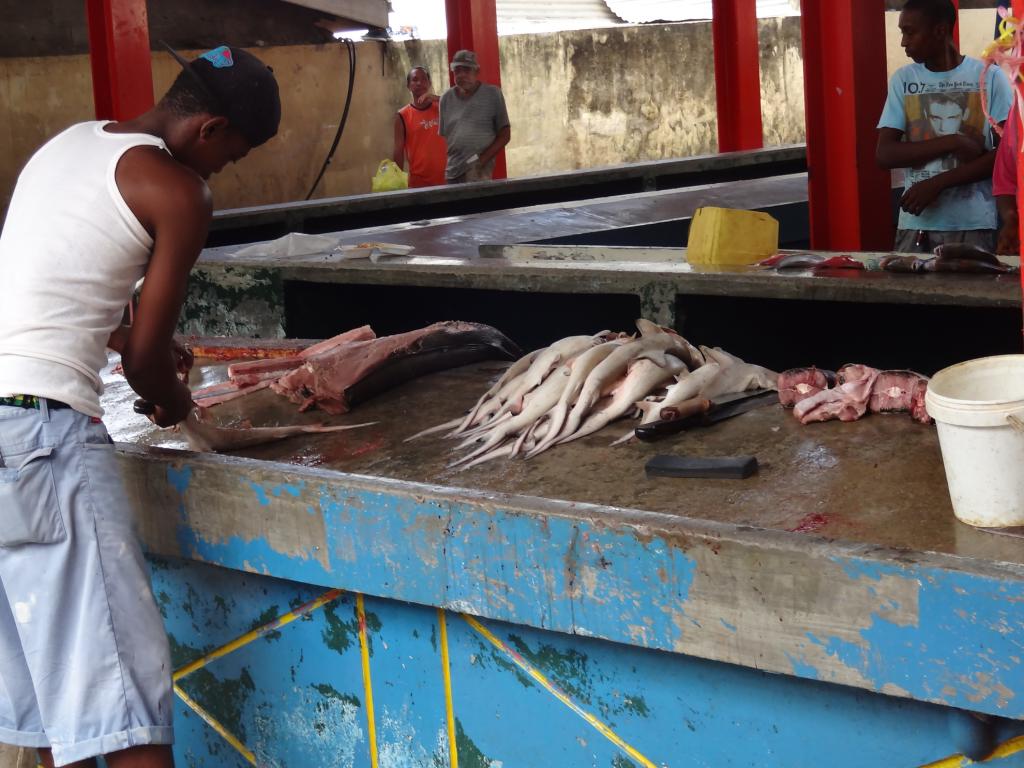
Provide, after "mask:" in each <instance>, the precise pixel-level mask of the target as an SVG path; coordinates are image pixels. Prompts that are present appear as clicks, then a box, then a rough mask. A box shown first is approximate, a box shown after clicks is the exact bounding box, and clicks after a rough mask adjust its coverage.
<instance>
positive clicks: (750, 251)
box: [686, 207, 779, 266]
mask: <svg viewBox="0 0 1024 768" xmlns="http://www.w3.org/2000/svg"><path fill="white" fill-rule="evenodd" d="M778 250H779V222H778V221H776V220H775V219H774V218H773V217H771V216H769V215H768V214H767V213H760V212H758V211H741V210H736V209H734V208H710V207H709V208H698V209H697V212H696V213H695V214H694V215H693V221H692V222H691V224H690V239H689V242H688V243H687V248H686V260H687V261H689V262H690V263H691V264H713V265H720V264H728V265H737V266H738V265H743V264H754V263H756V262H758V261H761V259H767V258H768V257H769V256H771V255H773V254H775V253H776V252H777V251H778Z"/></svg>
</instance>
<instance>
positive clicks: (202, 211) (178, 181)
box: [116, 146, 213, 234]
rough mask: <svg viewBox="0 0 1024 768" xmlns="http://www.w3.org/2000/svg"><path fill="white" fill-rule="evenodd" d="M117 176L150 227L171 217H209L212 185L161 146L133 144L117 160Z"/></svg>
mask: <svg viewBox="0 0 1024 768" xmlns="http://www.w3.org/2000/svg"><path fill="white" fill-rule="evenodd" d="M116 180H117V186H118V189H119V190H120V192H121V196H122V197H123V198H124V200H125V202H126V203H127V204H128V206H129V207H130V208H131V209H132V211H133V212H134V213H135V215H136V216H137V217H138V218H139V221H140V222H142V224H143V226H145V227H146V228H147V229H149V230H150V234H153V231H152V230H153V229H154V228H155V227H156V226H157V225H158V224H159V222H161V221H165V220H167V219H168V218H170V219H174V218H184V219H185V220H186V221H190V220H191V221H194V220H196V219H203V218H209V216H210V214H211V213H212V210H213V200H212V197H211V195H210V189H209V187H208V186H207V185H206V182H205V181H204V180H203V178H202V177H201V176H200V175H199V174H198V173H196V172H195V171H193V170H192V169H191V168H189V167H187V166H185V165H183V164H182V163H180V162H178V161H177V160H175V159H174V158H173V157H172V156H171V155H170V154H168V153H167V152H166V151H165V150H163V149H160V148H159V147H153V146H138V147H132V148H131V149H129V150H128V151H127V152H125V153H124V156H123V157H122V158H121V160H120V162H118V164H117V172H116Z"/></svg>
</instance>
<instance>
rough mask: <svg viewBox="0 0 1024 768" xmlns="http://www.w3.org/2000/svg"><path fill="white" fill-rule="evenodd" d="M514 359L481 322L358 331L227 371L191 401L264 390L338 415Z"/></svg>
mask: <svg viewBox="0 0 1024 768" xmlns="http://www.w3.org/2000/svg"><path fill="white" fill-rule="evenodd" d="M518 354H519V348H518V347H516V345H515V344H514V343H513V342H512V341H510V340H509V339H508V338H507V337H506V336H505V335H504V334H502V333H501V332H500V331H498V330H497V329H495V328H492V327H491V326H489V325H482V324H480V323H465V322H442V323H434V324H433V325H430V326H428V327H426V328H420V329H418V330H415V331H409V332H407V333H400V334H395V335H393V336H384V337H381V338H378V337H377V335H376V334H375V333H374V332H373V329H371V328H370V326H368V325H364V326H362V327H360V328H354V329H353V330H350V331H346V332H345V333H342V334H339V335H337V336H334V337H332V338H330V339H327V340H325V341H321V342H318V343H316V344H313V345H312V346H309V347H306V348H305V349H303V350H300V351H299V352H298V353H297V354H294V355H291V356H289V357H281V358H278V359H273V360H255V361H251V362H246V363H237V364H234V365H231V366H229V368H228V378H229V380H228V381H226V382H223V383H220V384H214V385H212V386H210V387H206V388H204V389H202V390H198V391H196V392H194V393H193V395H192V397H193V399H194V400H195V401H196V402H197V403H198V404H200V405H202V406H203V407H207V408H208V407H212V406H214V405H219V404H220V403H224V402H228V401H230V400H235V399H237V398H239V397H244V396H245V395H248V394H250V393H253V392H258V391H260V390H262V389H266V388H267V387H270V388H271V389H272V390H273V391H274V392H276V393H278V394H280V395H283V396H285V397H288V398H289V399H290V400H292V401H293V402H296V403H298V404H300V405H301V408H300V410H302V411H305V410H307V409H309V408H311V407H313V406H318V407H320V408H322V409H323V410H325V411H327V412H328V413H332V414H339V413H346V412H347V411H348V410H349V409H350V408H351V407H352V406H354V405H356V404H357V403H360V402H363V401H365V400H367V399H369V398H370V397H373V396H374V395H376V394H378V393H380V392H383V391H385V390H387V389H390V388H391V387H394V386H397V385H398V384H402V383H404V382H406V381H410V380H412V379H415V378H418V377H419V376H423V375H425V374H427V373H433V372H435V371H440V370H446V369H449V368H456V367H458V366H461V365H466V364H467V363H472V362H477V361H480V360H494V359H502V358H504V359H508V358H514V357H516V356H518Z"/></svg>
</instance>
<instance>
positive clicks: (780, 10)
mask: <svg viewBox="0 0 1024 768" xmlns="http://www.w3.org/2000/svg"><path fill="white" fill-rule="evenodd" d="M555 1H556V2H557V0H555ZM605 1H606V2H607V4H608V7H609V8H611V10H612V12H613V13H614V14H615V15H616V16H618V17H620V18H622V19H624V20H625V21H628V22H629V23H631V24H647V23H650V22H655V21H698V20H701V19H710V18H711V0H605ZM499 2H500V0H499ZM757 15H758V17H759V18H776V17H779V16H799V15H800V2H799V0H757Z"/></svg>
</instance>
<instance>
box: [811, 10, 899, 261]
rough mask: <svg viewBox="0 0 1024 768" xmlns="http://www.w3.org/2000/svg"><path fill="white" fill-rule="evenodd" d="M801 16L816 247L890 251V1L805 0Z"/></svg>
mask: <svg viewBox="0 0 1024 768" xmlns="http://www.w3.org/2000/svg"><path fill="white" fill-rule="evenodd" d="M801 13H802V18H801V27H802V33H803V56H804V90H805V108H806V112H807V165H808V177H809V182H808V194H809V197H810V218H811V245H812V247H814V248H816V249H820V250H888V249H889V248H891V247H892V236H893V224H892V208H891V202H890V197H891V192H890V188H891V181H890V178H891V177H890V175H889V171H885V170H882V169H881V168H879V167H878V164H877V163H876V162H875V147H876V144H877V140H878V137H877V131H876V129H875V126H876V125H877V124H878V118H879V116H880V115H881V113H882V107H883V106H884V104H885V96H886V62H885V0H801Z"/></svg>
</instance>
